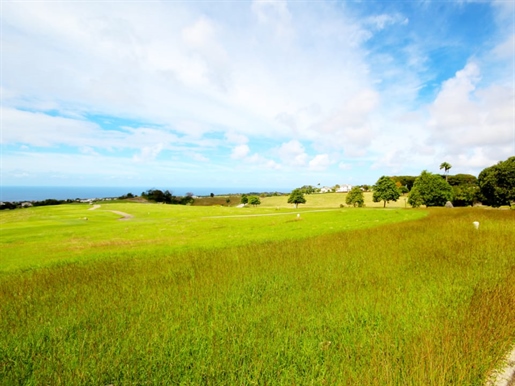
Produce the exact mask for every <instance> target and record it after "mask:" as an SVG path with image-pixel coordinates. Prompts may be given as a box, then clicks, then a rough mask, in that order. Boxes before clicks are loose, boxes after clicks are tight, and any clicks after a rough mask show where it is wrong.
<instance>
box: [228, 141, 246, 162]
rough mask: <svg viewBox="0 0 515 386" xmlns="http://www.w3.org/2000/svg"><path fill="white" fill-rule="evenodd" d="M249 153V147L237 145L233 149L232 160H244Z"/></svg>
mask: <svg viewBox="0 0 515 386" xmlns="http://www.w3.org/2000/svg"><path fill="white" fill-rule="evenodd" d="M249 152H250V148H249V147H248V146H247V145H245V144H243V145H237V146H235V147H234V148H233V149H232V153H231V158H233V159H243V158H245V157H246V156H247V155H248V154H249Z"/></svg>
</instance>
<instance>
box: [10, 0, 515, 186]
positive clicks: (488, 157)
mask: <svg viewBox="0 0 515 386" xmlns="http://www.w3.org/2000/svg"><path fill="white" fill-rule="evenodd" d="M0 4H1V5H0V6H1V22H2V24H1V44H2V48H1V57H0V62H1V68H0V73H1V82H0V83H1V85H0V87H1V89H0V91H1V112H0V114H1V115H0V123H1V138H0V139H1V165H0V166H1V184H2V185H4V186H9V185H17V186H20V185H22V186H38V185H43V186H146V187H149V188H151V187H163V188H173V187H192V188H193V187H213V188H236V187H238V188H244V187H252V188H256V187H262V188H263V190H275V189H285V188H287V189H293V188H295V187H299V186H302V185H318V184H320V185H321V186H333V185H335V184H340V185H341V184H352V185H361V184H374V183H375V182H376V181H377V179H378V178H379V177H381V176H383V175H389V176H391V175H413V176H416V175H419V174H420V173H421V171H423V170H428V171H430V172H432V173H441V171H440V169H439V166H440V164H441V163H442V162H448V163H450V164H451V165H452V169H451V170H450V173H451V174H457V173H470V174H473V175H476V176H477V175H478V174H479V173H480V172H481V170H483V169H484V168H485V167H488V166H491V165H493V164H495V163H497V162H498V161H502V160H505V159H507V158H508V157H510V156H513V155H515V96H514V91H515V63H514V61H515V3H514V2H513V1H500V0H499V1H497V0H493V1H479V0H478V1H466V0H456V1H450V0H448V1H433V0H412V1H395V0H389V1H386V0H385V1H375V0H368V1H367V0H361V1H357V0H356V1H335V0H327V1H326V0H317V1H314V0H313V1H271V0H261V1H257V0H256V1H237V0H234V1H216V0H215V1H202V0H200V1H165V0H162V1H109V0H106V1H73V0H68V1H8V0H2V2H1V3H0ZM229 190H230V189H229Z"/></svg>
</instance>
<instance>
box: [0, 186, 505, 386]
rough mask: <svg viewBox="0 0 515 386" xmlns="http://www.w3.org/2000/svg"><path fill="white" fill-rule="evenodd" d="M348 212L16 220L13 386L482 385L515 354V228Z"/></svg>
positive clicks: (5, 234)
mask: <svg viewBox="0 0 515 386" xmlns="http://www.w3.org/2000/svg"><path fill="white" fill-rule="evenodd" d="M339 197H341V196H337V195H336V196H335V195H316V196H315V195H311V196H308V204H306V205H305V206H302V208H300V209H297V210H295V209H292V208H291V207H288V205H287V204H286V205H285V206H279V205H280V201H279V199H281V200H283V201H285V200H286V197H279V198H278V197H271V198H270V200H269V198H264V199H262V202H263V203H262V205H261V207H258V208H234V207H220V206H212V207H195V206H193V207H186V206H171V205H158V204H137V203H112V204H102V206H101V207H100V208H97V209H95V210H89V209H90V206H86V205H62V206H55V207H40V208H29V209H25V210H15V211H9V212H3V213H0V226H1V229H2V233H1V240H0V242H1V245H0V247H1V250H2V253H1V254H0V270H1V272H0V315H1V318H0V379H1V380H2V384H5V385H18V384H52V385H60V384H62V385H90V384H95V385H108V384H113V385H126V384H138V385H139V384H155V385H158V384H159V385H161V384H212V385H220V384H226V385H232V384H256V383H257V384H349V385H358V384H360V385H401V384H402V385H448V384H456V385H483V384H484V382H485V380H486V378H487V377H488V376H489V374H490V373H491V371H492V370H493V369H494V368H496V367H498V366H500V364H501V362H502V358H504V356H505V354H506V352H508V351H509V349H510V347H511V345H512V343H513V342H515V307H513V304H514V302H515V251H514V249H513V245H514V243H515V227H513V212H512V211H506V210H504V211H503V210H482V209H477V208H465V209H452V210H449V209H443V208H435V209H431V210H419V209H417V210H415V209H386V210H384V209H376V208H369V207H367V208H343V209H341V208H339V203H338V199H339ZM274 200H278V201H274ZM310 203H311V204H310ZM315 203H317V206H315ZM336 204H338V205H336ZM308 205H313V206H312V207H309V206H308ZM118 212H123V213H127V214H131V215H132V216H133V217H132V218H130V219H128V220H127V219H125V220H120V218H124V217H125V216H124V215H123V214H121V213H118ZM298 215H300V216H298ZM86 218H87V219H86ZM473 221H479V222H480V224H481V225H480V229H479V230H476V229H474V227H473V226H472V222H473Z"/></svg>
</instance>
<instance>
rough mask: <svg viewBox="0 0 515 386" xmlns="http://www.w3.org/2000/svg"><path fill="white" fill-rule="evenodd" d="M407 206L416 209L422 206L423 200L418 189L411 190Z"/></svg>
mask: <svg viewBox="0 0 515 386" xmlns="http://www.w3.org/2000/svg"><path fill="white" fill-rule="evenodd" d="M408 204H410V205H411V206H412V207H413V208H418V207H420V206H421V205H424V199H423V198H422V195H421V194H420V191H419V190H418V188H416V187H413V188H411V192H409V196H408Z"/></svg>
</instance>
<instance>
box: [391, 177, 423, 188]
mask: <svg viewBox="0 0 515 386" xmlns="http://www.w3.org/2000/svg"><path fill="white" fill-rule="evenodd" d="M391 179H392V180H393V181H394V182H400V183H401V185H402V186H405V187H406V188H408V191H410V190H411V188H412V187H413V184H414V183H415V180H416V179H417V177H416V176H392V177H391Z"/></svg>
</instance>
